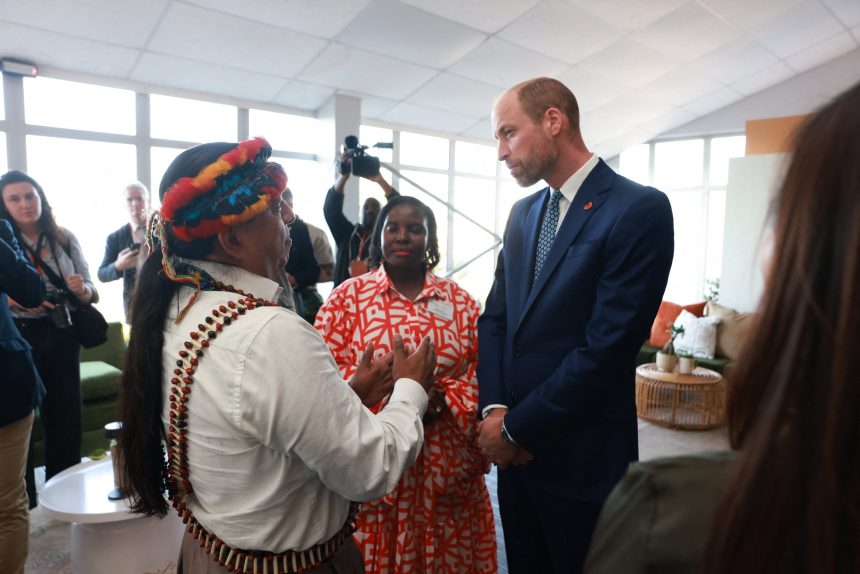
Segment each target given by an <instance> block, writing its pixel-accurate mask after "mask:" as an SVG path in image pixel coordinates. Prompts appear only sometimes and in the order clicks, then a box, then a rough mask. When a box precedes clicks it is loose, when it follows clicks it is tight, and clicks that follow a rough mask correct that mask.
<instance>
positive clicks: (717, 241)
mask: <svg viewBox="0 0 860 574" xmlns="http://www.w3.org/2000/svg"><path fill="white" fill-rule="evenodd" d="M745 142H746V138H745V137H744V136H726V137H712V138H695V139H684V140H673V141H665V142H655V143H651V144H641V145H637V146H634V147H632V148H630V149H627V150H625V151H624V152H622V153H621V155H620V157H619V165H620V171H621V173H622V174H623V175H624V176H626V177H629V178H630V179H633V180H635V181H638V182H640V183H642V184H646V185H654V186H655V187H657V188H658V189H660V190H661V191H663V192H665V193H666V195H667V197H668V198H669V201H670V202H671V204H672V212H673V215H674V218H675V258H674V261H673V263H672V271H671V273H670V275H669V284H668V285H667V287H666V295H665V298H666V299H668V300H671V301H675V302H678V303H681V304H686V303H692V302H695V301H701V300H702V297H703V295H704V293H705V286H706V281H707V280H713V279H719V276H720V268H721V267H722V257H723V229H724V227H725V204H726V184H727V183H728V173H729V160H730V159H731V158H733V157H739V156H742V155H744V146H745Z"/></svg>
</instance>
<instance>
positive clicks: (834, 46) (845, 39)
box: [785, 32, 860, 77]
mask: <svg viewBox="0 0 860 574" xmlns="http://www.w3.org/2000/svg"><path fill="white" fill-rule="evenodd" d="M855 48H857V42H856V41H855V40H854V38H853V37H852V36H851V33H850V32H843V33H842V34H839V35H838V36H836V37H833V38H831V39H829V40H825V41H824V42H821V43H820V44H816V45H815V46H813V47H811V48H809V49H808V50H804V51H803V52H800V53H799V54H795V55H794V56H791V57H790V58H788V59H786V61H785V62H786V63H787V64H788V65H789V66H790V67H791V69H792V70H794V71H795V72H804V71H806V70H809V69H810V68H814V67H815V66H820V65H821V64H823V63H825V62H829V61H830V60H832V59H834V58H838V57H839V56H841V55H842V54H847V53H848V52H850V51H851V50H854V49H855ZM858 77H860V73H859V74H858Z"/></svg>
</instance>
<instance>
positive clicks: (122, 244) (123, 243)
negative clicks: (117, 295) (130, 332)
mask: <svg viewBox="0 0 860 574" xmlns="http://www.w3.org/2000/svg"><path fill="white" fill-rule="evenodd" d="M132 243H134V237H133V236H132V234H131V227H130V226H129V224H128V223H126V224H125V225H123V226H122V227H120V228H119V229H117V230H116V231H114V232H113V233H111V234H110V235H108V238H107V242H106V243H105V256H104V258H103V259H102V264H101V265H99V272H98V277H99V281H101V282H102V283H107V282H108V281H116V280H117V279H119V278H120V277H121V278H122V306H123V310H124V311H125V316H126V318H128V308H129V306H130V305H131V294H132V293H133V292H134V281H135V278H136V276H137V268H136V267H130V268H128V269H125V270H123V271H117V268H116V265H115V263H116V258H117V257H118V256H119V252H120V251H122V250H123V249H125V248H127V247H131V245H132Z"/></svg>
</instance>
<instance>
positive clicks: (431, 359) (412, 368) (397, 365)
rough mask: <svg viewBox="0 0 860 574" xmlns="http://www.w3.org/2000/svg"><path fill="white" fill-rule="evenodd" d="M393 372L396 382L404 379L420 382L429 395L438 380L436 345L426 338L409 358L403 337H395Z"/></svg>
mask: <svg viewBox="0 0 860 574" xmlns="http://www.w3.org/2000/svg"><path fill="white" fill-rule="evenodd" d="M391 371H392V374H393V376H394V380H395V381H396V380H397V379H401V378H404V377H405V378H408V379H412V380H415V381H418V383H420V384H421V386H422V387H424V390H425V391H427V393H428V394H429V393H430V389H431V387H432V386H433V381H434V380H435V378H436V377H435V371H436V345H435V344H433V341H431V340H430V338H429V337H424V339H422V341H421V344H420V345H418V348H417V349H415V352H414V353H412V354H411V355H409V356H407V355H406V348H405V347H404V346H403V337H401V336H400V335H394V361H393V363H392V367H391Z"/></svg>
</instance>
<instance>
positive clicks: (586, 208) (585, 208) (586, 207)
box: [582, 201, 591, 211]
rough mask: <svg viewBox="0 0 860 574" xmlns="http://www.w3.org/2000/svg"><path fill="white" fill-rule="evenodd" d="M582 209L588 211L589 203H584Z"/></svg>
mask: <svg viewBox="0 0 860 574" xmlns="http://www.w3.org/2000/svg"><path fill="white" fill-rule="evenodd" d="M582 209H584V210H585V211H588V210H589V209H591V202H590V201H589V202H588V203H586V204H585V206H584V207H583V208H582Z"/></svg>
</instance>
